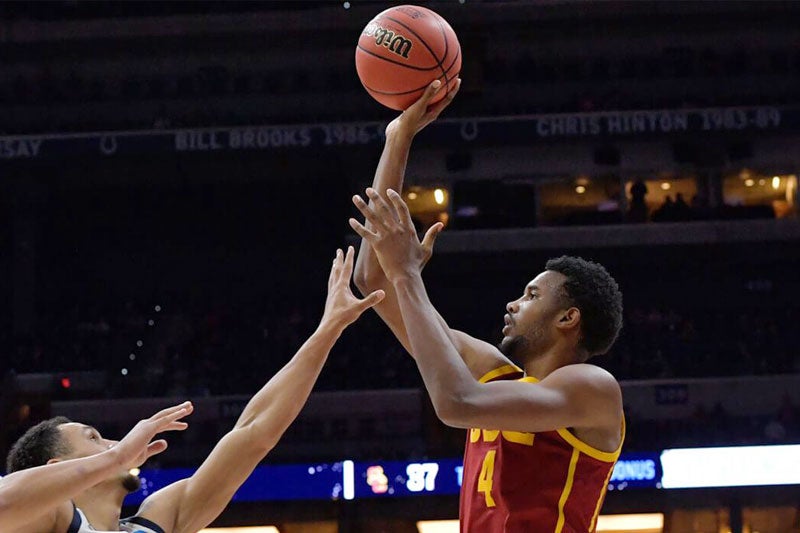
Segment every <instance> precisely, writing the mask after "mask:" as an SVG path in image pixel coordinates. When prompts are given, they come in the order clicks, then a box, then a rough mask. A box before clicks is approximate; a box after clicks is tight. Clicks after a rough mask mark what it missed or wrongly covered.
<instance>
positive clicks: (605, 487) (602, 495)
mask: <svg viewBox="0 0 800 533" xmlns="http://www.w3.org/2000/svg"><path fill="white" fill-rule="evenodd" d="M613 473H614V468H613V467H611V466H609V467H608V474H607V475H606V481H605V483H603V486H602V487H600V496H598V498H597V505H596V506H595V508H594V514H593V515H592V522H591V523H590V524H589V531H594V526H595V524H597V517H598V516H600V507H602V505H603V500H604V499H605V495H606V491H607V490H608V482H609V481H610V480H611V474H613Z"/></svg>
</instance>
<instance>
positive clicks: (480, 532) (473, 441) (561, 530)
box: [459, 365, 625, 533]
mask: <svg viewBox="0 0 800 533" xmlns="http://www.w3.org/2000/svg"><path fill="white" fill-rule="evenodd" d="M520 373H521V371H520V370H519V369H518V368H516V367H514V366H511V365H508V366H504V367H502V368H498V369H496V370H494V371H492V372H490V373H488V374H487V375H486V376H484V377H483V378H482V379H481V382H484V383H485V382H488V381H494V380H496V379H513V378H515V377H517V376H519V375H520ZM520 381H524V382H530V383H536V381H537V380H536V378H532V377H523V378H521V379H520ZM624 431H625V428H624V423H623V427H622V432H623V438H624ZM621 448H622V442H620V445H619V447H618V448H617V450H616V451H614V452H603V451H600V450H597V449H595V448H593V447H591V446H589V445H588V444H586V443H584V442H582V441H580V440H579V439H578V438H577V437H575V436H574V435H573V434H572V433H570V431H569V430H568V429H566V428H563V429H558V430H555V431H545V432H541V433H523V432H518V431H497V430H487V429H471V430H470V431H469V432H468V434H467V445H466V449H465V451H464V472H463V482H462V485H461V503H460V510H459V511H460V512H459V515H460V520H461V531H462V533H501V532H502V533H592V532H594V530H595V527H596V525H597V516H598V515H599V514H600V507H601V506H602V504H603V499H604V497H605V494H606V488H607V487H608V481H609V478H610V477H611V472H612V470H613V469H614V464H615V463H616V461H617V458H619V453H620V450H621Z"/></svg>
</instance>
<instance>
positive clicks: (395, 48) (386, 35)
mask: <svg viewBox="0 0 800 533" xmlns="http://www.w3.org/2000/svg"><path fill="white" fill-rule="evenodd" d="M364 35H367V36H369V37H375V44H376V45H378V46H383V47H385V48H388V49H389V51H391V52H394V53H395V54H397V55H399V56H403V57H404V58H406V59H408V53H409V52H410V51H411V47H412V46H413V43H412V42H411V39H406V38H405V37H403V36H402V35H400V34H396V33H395V32H393V31H392V30H387V29H386V28H383V27H381V26H378V25H377V24H375V23H370V24H367V27H366V28H364Z"/></svg>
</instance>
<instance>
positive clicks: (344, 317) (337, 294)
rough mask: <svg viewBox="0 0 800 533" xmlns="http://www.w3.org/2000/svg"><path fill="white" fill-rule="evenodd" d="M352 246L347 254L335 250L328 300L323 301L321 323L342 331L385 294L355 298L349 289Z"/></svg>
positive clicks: (376, 292)
mask: <svg viewBox="0 0 800 533" xmlns="http://www.w3.org/2000/svg"><path fill="white" fill-rule="evenodd" d="M354 255H355V252H354V251H353V247H352V246H348V247H347V253H346V254H345V253H343V252H342V250H341V249H338V250H336V257H335V258H334V259H333V266H332V267H331V273H330V276H329V277H328V298H327V299H326V300H325V311H324V312H323V314H322V322H323V323H326V322H328V323H333V324H335V325H336V326H337V327H338V328H341V329H344V328H346V327H347V326H349V325H350V324H352V323H353V322H355V321H356V320H357V319H358V317H359V316H361V313H363V312H364V311H366V310H367V309H369V308H370V307H372V306H374V305H376V304H377V303H379V302H380V301H381V300H383V297H384V296H386V294H385V293H384V292H383V291H381V290H377V291H373V292H372V293H370V294H369V295H367V297H366V298H363V299H361V298H357V297H356V296H355V295H354V294H353V291H352V290H351V289H350V278H351V276H352V275H353V256H354Z"/></svg>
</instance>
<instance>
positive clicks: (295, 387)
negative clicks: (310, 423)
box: [236, 323, 342, 448]
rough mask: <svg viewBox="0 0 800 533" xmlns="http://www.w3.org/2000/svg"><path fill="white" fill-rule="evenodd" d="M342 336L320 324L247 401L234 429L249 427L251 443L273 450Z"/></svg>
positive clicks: (335, 327)
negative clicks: (287, 360) (251, 437)
mask: <svg viewBox="0 0 800 533" xmlns="http://www.w3.org/2000/svg"><path fill="white" fill-rule="evenodd" d="M341 333H342V328H341V327H340V326H338V325H335V324H332V323H321V324H320V325H319V327H317V330H316V331H315V332H314V333H313V334H312V335H311V336H310V337H309V338H308V340H306V342H305V343H303V346H301V347H300V349H299V350H298V351H297V353H296V354H295V355H294V357H292V359H291V360H290V361H289V362H288V363H287V364H286V365H285V366H284V367H283V368H282V369H281V370H280V371H278V373H277V374H275V375H274V376H273V377H272V379H270V380H269V382H267V384H266V385H264V387H263V388H262V389H261V390H260V391H259V392H258V393H257V394H256V395H255V396H253V398H252V399H251V400H250V402H248V404H247V406H246V407H245V409H244V411H243V412H242V414H241V416H240V417H239V420H238V421H237V422H236V428H243V427H247V426H249V429H250V431H251V433H252V434H253V435H254V436H256V439H254V442H258V443H261V445H264V446H265V447H267V448H272V447H273V446H274V445H275V444H276V443H277V442H278V440H279V439H280V437H281V435H283V433H284V432H285V431H286V429H287V428H288V427H289V425H290V424H291V423H292V422H293V421H294V419H295V418H296V417H297V415H298V414H299V413H300V410H301V409H302V408H303V406H304V405H305V403H306V400H307V399H308V396H309V395H310V394H311V389H312V388H313V387H314V383H316V381H317V377H318V376H319V373H320V371H321V370H322V367H323V366H324V364H325V361H326V359H327V358H328V354H329V353H330V351H331V348H333V345H334V344H335V343H336V340H337V339H338V338H339V336H340V335H341Z"/></svg>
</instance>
